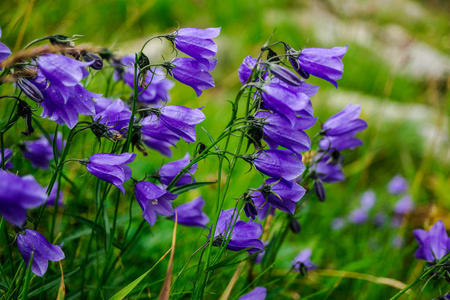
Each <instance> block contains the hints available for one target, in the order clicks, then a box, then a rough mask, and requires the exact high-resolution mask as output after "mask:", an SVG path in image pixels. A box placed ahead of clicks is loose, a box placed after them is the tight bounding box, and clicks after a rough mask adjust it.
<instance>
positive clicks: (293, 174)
mask: <svg viewBox="0 0 450 300" xmlns="http://www.w3.org/2000/svg"><path fill="white" fill-rule="evenodd" d="M300 157H301V156H300ZM300 157H299V156H297V155H295V154H294V153H292V152H290V151H288V150H266V151H264V152H261V151H259V152H257V153H256V155H253V156H251V157H247V156H246V157H243V158H244V159H247V160H250V161H252V162H253V164H254V166H255V167H256V169H257V170H258V171H260V172H261V173H263V174H265V175H267V176H270V177H273V178H283V179H285V180H294V179H295V178H297V177H299V176H300V175H301V174H302V173H303V171H305V165H304V164H303V162H302V160H301V158H300Z"/></svg>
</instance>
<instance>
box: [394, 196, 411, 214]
mask: <svg viewBox="0 0 450 300" xmlns="http://www.w3.org/2000/svg"><path fill="white" fill-rule="evenodd" d="M413 208H414V202H413V200H412V198H411V196H410V195H405V196H403V197H401V198H400V199H399V200H398V201H397V203H395V206H394V212H395V213H396V214H397V215H406V214H409V213H410V212H412V210H413Z"/></svg>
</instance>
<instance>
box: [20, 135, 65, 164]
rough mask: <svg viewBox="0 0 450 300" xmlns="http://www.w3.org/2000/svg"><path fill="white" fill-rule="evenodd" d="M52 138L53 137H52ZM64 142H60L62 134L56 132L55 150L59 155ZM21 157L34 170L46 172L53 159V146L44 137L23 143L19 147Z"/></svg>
mask: <svg viewBox="0 0 450 300" xmlns="http://www.w3.org/2000/svg"><path fill="white" fill-rule="evenodd" d="M52 138H53V137H52ZM64 144H65V142H63V140H62V134H61V133H60V132H58V134H57V137H56V149H57V151H59V152H60V153H61V151H62V148H63V145H64ZM21 148H22V151H23V156H25V158H26V159H28V160H29V161H30V162H31V165H32V166H33V167H34V168H39V169H43V170H48V167H49V166H50V161H51V160H52V159H53V158H54V155H53V146H52V145H51V144H50V143H49V142H48V140H47V138H46V137H45V136H41V137H40V138H39V139H38V140H35V141H25V142H23V146H22V147H21Z"/></svg>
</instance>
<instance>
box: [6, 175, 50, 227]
mask: <svg viewBox="0 0 450 300" xmlns="http://www.w3.org/2000/svg"><path fill="white" fill-rule="evenodd" d="M0 190H1V191H2V193H1V194H0V214H1V215H2V217H3V218H5V220H6V221H8V222H10V223H11V224H13V225H16V226H22V225H23V224H24V223H25V221H26V219H27V210H29V209H32V208H36V207H39V206H41V205H43V204H44V203H45V202H46V201H47V194H46V192H45V189H44V188H43V187H42V186H41V185H40V184H39V183H38V182H37V181H36V180H35V179H34V177H33V176H31V175H27V176H24V177H19V176H17V175H14V174H11V173H8V172H5V171H3V170H0Z"/></svg>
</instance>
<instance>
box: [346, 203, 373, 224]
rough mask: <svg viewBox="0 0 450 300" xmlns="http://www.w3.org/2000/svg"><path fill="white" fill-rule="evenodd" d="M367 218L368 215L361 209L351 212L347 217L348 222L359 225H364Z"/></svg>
mask: <svg viewBox="0 0 450 300" xmlns="http://www.w3.org/2000/svg"><path fill="white" fill-rule="evenodd" d="M368 218H369V213H368V212H367V211H366V210H365V209H363V208H361V207H358V208H356V209H354V210H352V211H351V212H350V214H349V215H348V220H349V221H350V222H351V223H353V224H359V225H361V224H364V223H366V222H367V219H368Z"/></svg>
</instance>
